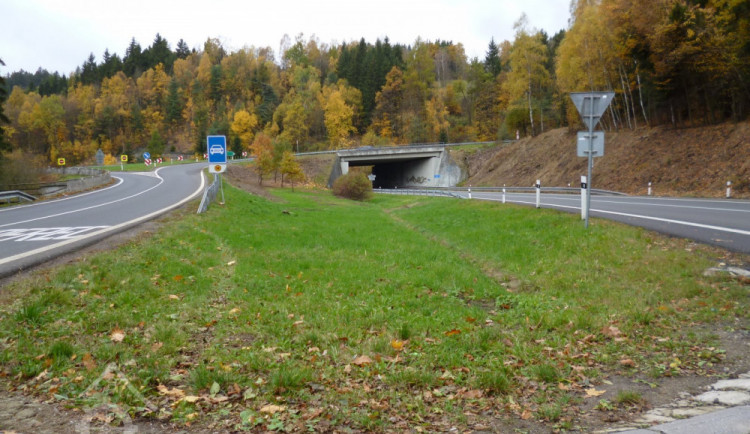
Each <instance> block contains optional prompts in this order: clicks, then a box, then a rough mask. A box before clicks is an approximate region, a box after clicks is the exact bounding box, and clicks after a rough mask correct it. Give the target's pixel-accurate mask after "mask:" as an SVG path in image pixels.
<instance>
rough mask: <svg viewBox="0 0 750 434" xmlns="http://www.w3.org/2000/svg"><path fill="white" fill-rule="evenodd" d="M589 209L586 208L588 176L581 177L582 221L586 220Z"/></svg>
mask: <svg viewBox="0 0 750 434" xmlns="http://www.w3.org/2000/svg"><path fill="white" fill-rule="evenodd" d="M588 210H589V208H588V207H587V206H586V176H584V175H581V220H586V215H587V213H588Z"/></svg>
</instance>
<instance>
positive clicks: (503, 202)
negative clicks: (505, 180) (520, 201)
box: [503, 184, 505, 203]
mask: <svg viewBox="0 0 750 434" xmlns="http://www.w3.org/2000/svg"><path fill="white" fill-rule="evenodd" d="M503 203H505V184H503Z"/></svg>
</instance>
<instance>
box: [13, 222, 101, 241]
mask: <svg viewBox="0 0 750 434" xmlns="http://www.w3.org/2000/svg"><path fill="white" fill-rule="evenodd" d="M107 227H109V226H78V227H62V228H28V229H26V228H24V229H3V230H0V242H2V241H48V240H70V239H72V238H75V237H77V236H79V235H81V234H83V233H85V232H89V231H93V230H96V229H104V228H107Z"/></svg>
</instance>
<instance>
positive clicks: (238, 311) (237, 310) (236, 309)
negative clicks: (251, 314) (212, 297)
mask: <svg viewBox="0 0 750 434" xmlns="http://www.w3.org/2000/svg"><path fill="white" fill-rule="evenodd" d="M240 312H241V309H240V308H239V307H235V308H233V309H232V310H230V311H229V315H237V314H238V313H240Z"/></svg>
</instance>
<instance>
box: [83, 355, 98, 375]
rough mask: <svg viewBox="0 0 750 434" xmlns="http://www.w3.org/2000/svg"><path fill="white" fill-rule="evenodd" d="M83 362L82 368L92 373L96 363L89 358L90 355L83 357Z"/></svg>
mask: <svg viewBox="0 0 750 434" xmlns="http://www.w3.org/2000/svg"><path fill="white" fill-rule="evenodd" d="M81 361H82V362H83V366H84V367H85V368H86V370H87V371H93V370H94V369H96V362H95V361H94V358H93V357H92V356H91V353H86V354H84V355H83V359H81Z"/></svg>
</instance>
